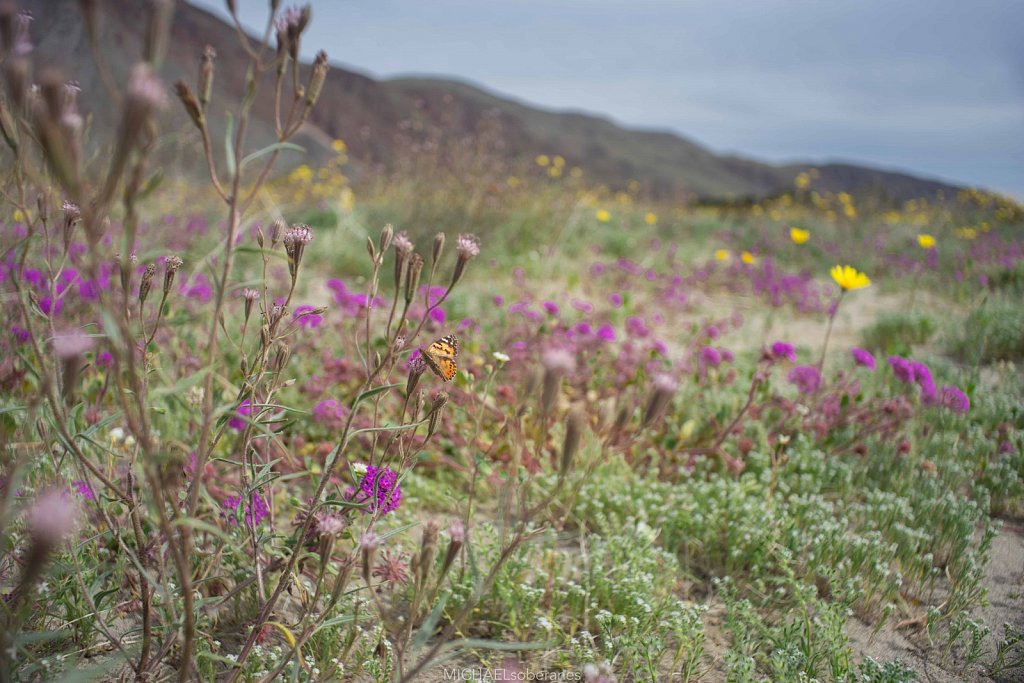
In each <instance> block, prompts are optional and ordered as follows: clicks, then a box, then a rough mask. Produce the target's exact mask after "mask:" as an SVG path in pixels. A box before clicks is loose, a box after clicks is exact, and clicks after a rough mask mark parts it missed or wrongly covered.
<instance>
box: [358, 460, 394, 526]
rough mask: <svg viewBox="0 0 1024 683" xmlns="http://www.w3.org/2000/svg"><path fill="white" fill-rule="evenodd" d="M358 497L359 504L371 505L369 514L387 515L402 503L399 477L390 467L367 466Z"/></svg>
mask: <svg viewBox="0 0 1024 683" xmlns="http://www.w3.org/2000/svg"><path fill="white" fill-rule="evenodd" d="M357 496H358V497H357V499H356V500H357V502H367V503H369V506H368V512H380V513H381V514H382V515H385V514H387V513H389V512H391V511H392V510H395V509H396V508H398V506H399V505H400V504H401V502H402V489H401V487H400V486H399V485H398V475H397V474H396V473H395V471H394V470H392V469H391V468H390V467H383V468H381V467H375V466H373V465H367V466H366V474H364V475H363V480H362V482H360V484H359V493H358V494H357Z"/></svg>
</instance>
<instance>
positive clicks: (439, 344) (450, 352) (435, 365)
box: [421, 334, 459, 382]
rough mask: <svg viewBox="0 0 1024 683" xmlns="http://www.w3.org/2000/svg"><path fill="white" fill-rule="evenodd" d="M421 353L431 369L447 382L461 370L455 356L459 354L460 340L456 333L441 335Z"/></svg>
mask: <svg viewBox="0 0 1024 683" xmlns="http://www.w3.org/2000/svg"><path fill="white" fill-rule="evenodd" d="M421 355H422V356H423V360H425V361H426V362H427V365H428V366H430V369H431V370H433V371H434V373H435V374H436V375H437V376H438V377H440V378H441V379H443V380H444V381H445V382H451V381H452V380H453V379H454V378H455V373H457V372H458V371H459V366H458V365H457V364H456V362H455V357H456V356H458V355H459V340H458V338H456V336H455V335H454V334H449V335H448V336H447V337H441V338H440V339H438V340H437V341H436V342H434V343H433V344H431V345H430V346H428V347H427V348H425V349H423V350H422V354H421Z"/></svg>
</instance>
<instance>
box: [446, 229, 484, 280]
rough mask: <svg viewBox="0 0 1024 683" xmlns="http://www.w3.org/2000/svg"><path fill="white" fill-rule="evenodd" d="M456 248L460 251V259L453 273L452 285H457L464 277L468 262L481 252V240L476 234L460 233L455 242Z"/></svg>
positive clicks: (456, 262)
mask: <svg viewBox="0 0 1024 683" xmlns="http://www.w3.org/2000/svg"><path fill="white" fill-rule="evenodd" d="M455 249H456V251H457V252H458V259H457V260H456V261H455V272H453V273H452V283H451V285H450V286H451V287H454V286H455V283H457V282H458V281H459V280H460V279H461V278H462V273H463V271H464V270H465V269H466V264H467V263H469V262H470V260H472V259H474V258H476V257H477V256H478V255H479V254H480V240H479V238H477V236H476V235H468V234H464V235H459V239H458V240H456V242H455Z"/></svg>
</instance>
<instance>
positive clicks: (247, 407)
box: [228, 399, 252, 432]
mask: <svg viewBox="0 0 1024 683" xmlns="http://www.w3.org/2000/svg"><path fill="white" fill-rule="evenodd" d="M249 415H252V401H250V400H249V399H245V400H244V401H242V402H241V403H240V404H238V409H237V410H235V414H234V416H233V417H232V418H231V419H230V420H228V427H231V429H234V430H235V431H236V432H240V431H242V430H243V429H245V423H246V419H245V418H246V417H248V416H249Z"/></svg>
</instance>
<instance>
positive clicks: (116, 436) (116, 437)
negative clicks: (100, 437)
mask: <svg viewBox="0 0 1024 683" xmlns="http://www.w3.org/2000/svg"><path fill="white" fill-rule="evenodd" d="M110 440H111V441H113V442H114V443H120V442H122V441H124V430H123V429H121V428H120V427H114V428H113V429H111V430H110Z"/></svg>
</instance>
